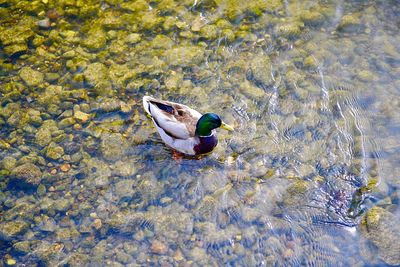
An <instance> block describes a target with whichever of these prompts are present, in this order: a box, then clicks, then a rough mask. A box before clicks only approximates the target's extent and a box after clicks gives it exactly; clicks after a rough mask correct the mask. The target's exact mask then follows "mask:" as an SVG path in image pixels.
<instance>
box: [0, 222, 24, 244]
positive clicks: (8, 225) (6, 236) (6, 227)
mask: <svg viewBox="0 0 400 267" xmlns="http://www.w3.org/2000/svg"><path fill="white" fill-rule="evenodd" d="M28 228H29V224H28V223H27V222H23V221H11V222H4V223H1V224H0V240H3V241H11V240H14V239H16V238H17V237H18V236H19V235H21V234H23V233H25V232H26V231H27V230H28Z"/></svg>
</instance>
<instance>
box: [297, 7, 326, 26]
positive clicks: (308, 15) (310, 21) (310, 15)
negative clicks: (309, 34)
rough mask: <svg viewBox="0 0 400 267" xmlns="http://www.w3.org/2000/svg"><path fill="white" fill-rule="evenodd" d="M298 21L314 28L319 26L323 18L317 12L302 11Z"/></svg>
mask: <svg viewBox="0 0 400 267" xmlns="http://www.w3.org/2000/svg"><path fill="white" fill-rule="evenodd" d="M300 19H301V20H302V21H303V22H304V24H305V25H311V26H315V25H318V24H321V23H322V22H323V21H324V19H325V17H324V16H323V15H322V14H321V13H319V12H318V11H310V10H303V11H302V12H301V13H300Z"/></svg>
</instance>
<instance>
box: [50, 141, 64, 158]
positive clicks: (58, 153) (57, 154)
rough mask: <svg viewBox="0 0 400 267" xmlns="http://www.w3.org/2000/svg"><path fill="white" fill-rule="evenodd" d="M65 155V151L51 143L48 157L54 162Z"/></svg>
mask: <svg viewBox="0 0 400 267" xmlns="http://www.w3.org/2000/svg"><path fill="white" fill-rule="evenodd" d="M63 155H64V149H63V148H62V147H61V146H59V145H57V144H56V143H54V142H52V143H50V144H49V146H48V147H47V149H46V157H48V158H50V159H52V160H57V159H60V158H61V157H62V156H63Z"/></svg>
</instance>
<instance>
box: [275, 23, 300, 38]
mask: <svg viewBox="0 0 400 267" xmlns="http://www.w3.org/2000/svg"><path fill="white" fill-rule="evenodd" d="M303 26H304V25H303V23H300V22H290V23H285V24H279V25H277V26H276V28H275V32H276V33H277V34H278V35H279V36H282V37H285V38H297V37H299V36H300V34H301V33H302V28H303Z"/></svg>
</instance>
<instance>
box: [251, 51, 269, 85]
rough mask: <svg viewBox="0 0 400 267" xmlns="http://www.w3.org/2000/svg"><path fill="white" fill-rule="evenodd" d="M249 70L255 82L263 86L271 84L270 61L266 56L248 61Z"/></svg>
mask: <svg viewBox="0 0 400 267" xmlns="http://www.w3.org/2000/svg"><path fill="white" fill-rule="evenodd" d="M250 70H251V73H252V74H253V77H254V79H255V80H256V81H258V82H261V83H263V84H265V85H271V84H272V83H273V79H272V67H271V61H270V59H269V57H268V56H266V55H260V56H257V57H255V58H254V59H252V60H251V61H250Z"/></svg>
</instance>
